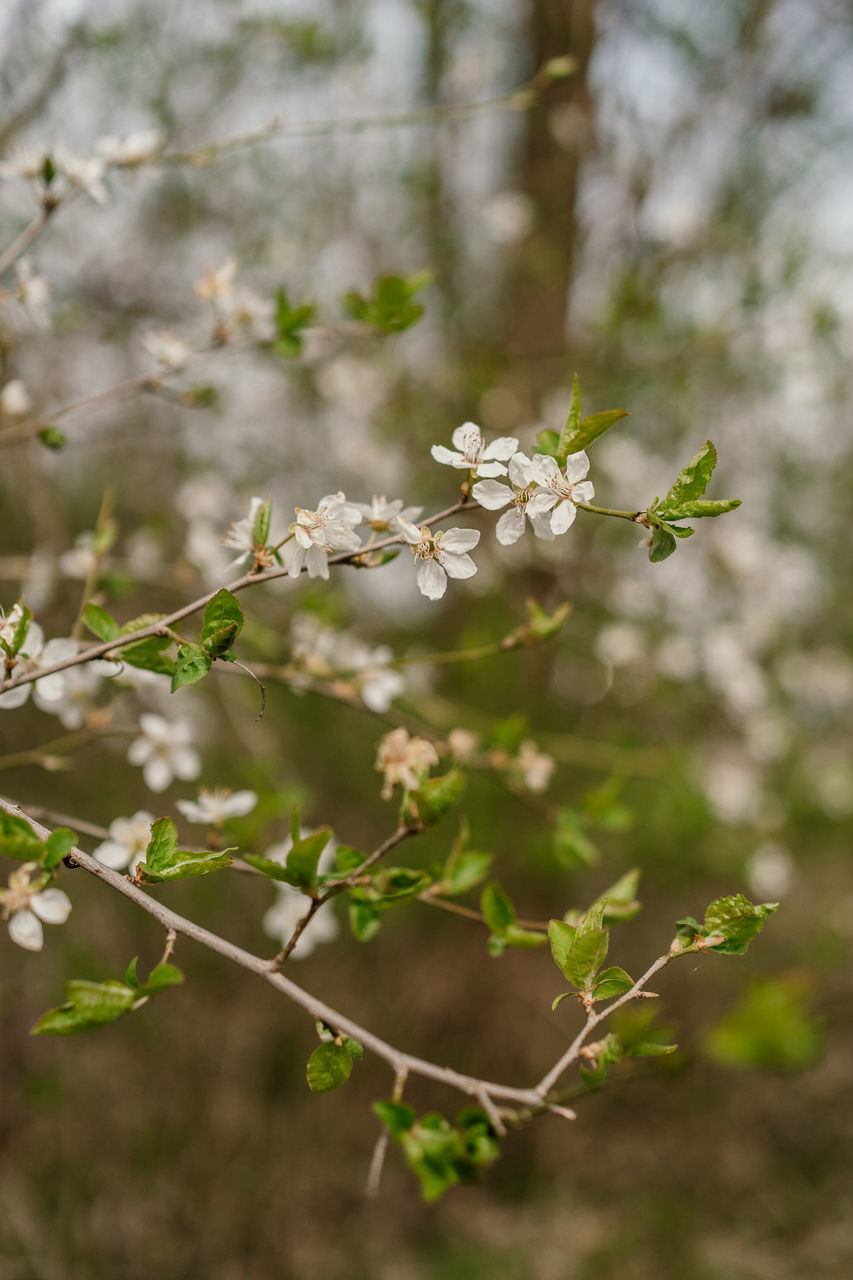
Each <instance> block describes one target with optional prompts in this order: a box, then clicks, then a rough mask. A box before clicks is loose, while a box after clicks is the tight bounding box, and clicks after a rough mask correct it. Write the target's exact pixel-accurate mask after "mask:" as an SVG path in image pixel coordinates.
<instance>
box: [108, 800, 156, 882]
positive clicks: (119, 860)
mask: <svg viewBox="0 0 853 1280" xmlns="http://www.w3.org/2000/svg"><path fill="white" fill-rule="evenodd" d="M153 821H154V815H153V814H152V813H149V812H148V811H147V809H138V810H137V811H136V813H134V814H133V816H132V817H130V818H116V819H115V820H114V821H113V822H111V823H110V838H109V840H104V841H103V843H101V844H99V845H98V847H97V849H95V850H94V856H95V857H96V858H97V859H98V861H99V862H103V864H104V866H105V867H110V868H112V870H113V871H124V870H125V869H127V870H128V871H130V872H131V873H132V872H133V871H135V870H136V864H137V863H138V862H141V861H142V860H143V859H144V856H145V852H146V850H147V848H148V844H149V841H150V840H151V824H152V823H153Z"/></svg>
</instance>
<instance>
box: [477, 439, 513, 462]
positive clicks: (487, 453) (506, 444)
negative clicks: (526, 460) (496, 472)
mask: <svg viewBox="0 0 853 1280" xmlns="http://www.w3.org/2000/svg"><path fill="white" fill-rule="evenodd" d="M514 453H518V441H517V440H516V438H515V436H498V438H497V440H493V441H492V443H491V444H490V445H488V446H487V447H486V449H484V450H483V457H484V459H486V460H487V461H488V459H490V458H497V459H498V460H499V461H500V462H508V461H509V459H510V458H511V457H512V456H513V454H514Z"/></svg>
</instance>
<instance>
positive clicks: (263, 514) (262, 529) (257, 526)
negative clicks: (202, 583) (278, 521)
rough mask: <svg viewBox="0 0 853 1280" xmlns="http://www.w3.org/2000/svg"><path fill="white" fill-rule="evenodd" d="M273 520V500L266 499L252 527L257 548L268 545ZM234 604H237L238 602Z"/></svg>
mask: <svg viewBox="0 0 853 1280" xmlns="http://www.w3.org/2000/svg"><path fill="white" fill-rule="evenodd" d="M271 519H272V498H266V499H265V500H264V501H263V502H262V503H261V505H260V506H259V507H258V511H257V514H256V516H255V523H254V524H253V525H252V542H253V544H254V545H255V546H256V547H265V546H266V545H267V538H268V537H269V536H270V520H271ZM231 598H232V600H233V599H234V597H233V596H232V597H231ZM234 603H235V604H236V603H237V602H236V600H235V601H234ZM238 608H239V605H238ZM241 613H242V611H241Z"/></svg>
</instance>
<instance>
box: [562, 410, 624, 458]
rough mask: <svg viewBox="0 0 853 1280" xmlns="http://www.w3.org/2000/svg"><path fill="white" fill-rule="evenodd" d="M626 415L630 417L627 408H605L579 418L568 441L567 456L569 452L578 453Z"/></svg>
mask: <svg viewBox="0 0 853 1280" xmlns="http://www.w3.org/2000/svg"><path fill="white" fill-rule="evenodd" d="M628 417H630V411H629V410H628V409H605V410H603V412H601V413H590V414H587V416H586V417H585V418H582V419H581V421H580V423H579V424H578V428H577V431H576V432H575V433H574V435H573V436H572V437H571V439H570V440H569V441H568V446H569V447H568V451H567V456H568V454H569V453H580V452H581V450H582V449H586V448H587V447H588V446H589V445H591V444H592V442H593V440H597V439H598V437H599V436H603V435H604V433H605V431H609V430H610V428H611V427H613V426H615V425H616V423H617V422H621V421H622V419H623V418H628Z"/></svg>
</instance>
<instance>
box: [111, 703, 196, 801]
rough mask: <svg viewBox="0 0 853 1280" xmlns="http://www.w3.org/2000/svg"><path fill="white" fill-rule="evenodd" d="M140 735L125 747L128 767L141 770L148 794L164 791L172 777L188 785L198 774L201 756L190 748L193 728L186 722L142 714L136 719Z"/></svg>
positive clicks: (191, 746)
mask: <svg viewBox="0 0 853 1280" xmlns="http://www.w3.org/2000/svg"><path fill="white" fill-rule="evenodd" d="M139 727H140V729H141V730H142V736H141V737H139V738H134V740H133V742H131V744H130V747H129V748H128V752H127V758H128V760H129V761H130V763H131V764H135V765H140V766H141V767H142V776H143V777H144V779H145V783H146V786H148V787H149V788H150V790H151V791H165V790H166V788H167V787H168V786H169V784H170V783H171V781H172V779H173V778H180V779H181V780H182V781H184V782H188V781H190V780H191V779H193V778H197V777H198V775H199V773H200V772H201V757H200V756H199V753H198V751H197V750H196V749H195V747H194V746H193V745H192V725H191V724H190V722H189V721H188V720H172V721H169V720H166V719H165V717H164V716H158V715H154V714H153V713H152V712H144V713H143V714H142V715H141V716H140V717H139Z"/></svg>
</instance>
